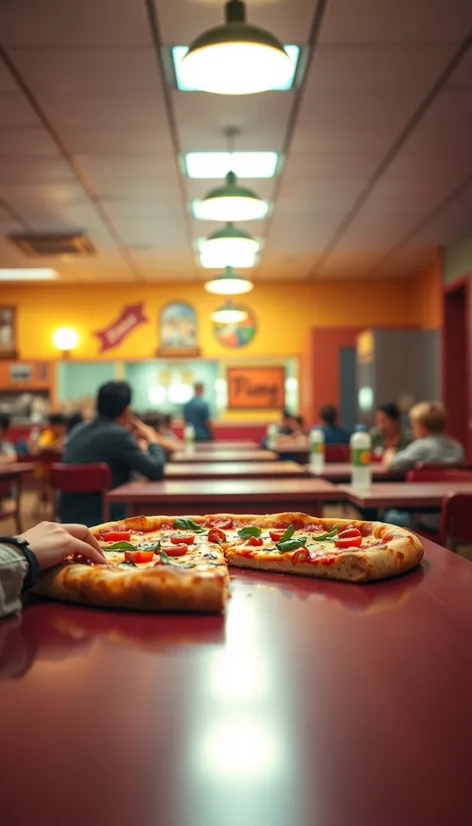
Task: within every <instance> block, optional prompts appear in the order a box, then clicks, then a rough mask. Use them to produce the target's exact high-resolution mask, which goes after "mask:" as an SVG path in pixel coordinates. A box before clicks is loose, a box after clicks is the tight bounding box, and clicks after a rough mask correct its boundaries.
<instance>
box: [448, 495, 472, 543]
mask: <svg viewBox="0 0 472 826" xmlns="http://www.w3.org/2000/svg"><path fill="white" fill-rule="evenodd" d="M471 509H472V491H471V493H450V494H449V496H446V498H445V499H444V500H443V503H442V508H441V544H442V545H447V547H449V548H451V550H455V549H456V547H457V545H472V520H471V518H470V512H471Z"/></svg>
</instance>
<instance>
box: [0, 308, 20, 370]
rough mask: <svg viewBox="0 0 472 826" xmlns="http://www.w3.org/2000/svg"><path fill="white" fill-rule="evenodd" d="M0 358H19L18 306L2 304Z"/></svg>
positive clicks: (0, 311) (0, 315) (0, 313)
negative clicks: (17, 349)
mask: <svg viewBox="0 0 472 826" xmlns="http://www.w3.org/2000/svg"><path fill="white" fill-rule="evenodd" d="M0 358H2V359H15V358H17V352H16V307H5V306H2V305H0Z"/></svg>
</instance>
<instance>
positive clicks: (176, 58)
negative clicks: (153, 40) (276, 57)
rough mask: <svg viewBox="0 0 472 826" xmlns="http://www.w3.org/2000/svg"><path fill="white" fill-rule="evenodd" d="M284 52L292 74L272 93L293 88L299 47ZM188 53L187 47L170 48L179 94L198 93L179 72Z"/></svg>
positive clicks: (293, 46)
mask: <svg viewBox="0 0 472 826" xmlns="http://www.w3.org/2000/svg"><path fill="white" fill-rule="evenodd" d="M284 49H285V51H286V52H287V54H288V56H289V58H290V59H291V61H292V63H293V72H292V75H291V77H289V78H288V80H287V82H286V83H283V84H282V85H281V86H276V87H275V88H274V89H273V90H272V91H276V92H286V91H287V89H291V88H292V86H293V81H294V79H295V74H296V71H297V66H298V59H299V57H300V46H295V45H292V44H290V45H288V46H284ZM187 52H188V46H173V47H172V61H173V64H174V72H175V79H176V81H177V89H179V90H180V91H181V92H198V91H200V90H199V89H196V88H195V86H192V85H191V84H190V83H186V82H185V80H184V79H183V77H182V73H181V71H180V64H181V63H182V60H183V59H184V57H185V55H186V54H187Z"/></svg>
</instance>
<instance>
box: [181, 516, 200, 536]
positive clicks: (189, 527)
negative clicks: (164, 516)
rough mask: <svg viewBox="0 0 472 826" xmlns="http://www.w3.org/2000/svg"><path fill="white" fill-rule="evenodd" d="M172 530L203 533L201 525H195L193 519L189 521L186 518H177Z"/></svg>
mask: <svg viewBox="0 0 472 826" xmlns="http://www.w3.org/2000/svg"><path fill="white" fill-rule="evenodd" d="M174 528H181V529H182V530H184V531H194V532H195V533H203V528H202V526H201V525H197V523H196V522H194V521H193V519H189V518H188V516H178V517H177V519H174Z"/></svg>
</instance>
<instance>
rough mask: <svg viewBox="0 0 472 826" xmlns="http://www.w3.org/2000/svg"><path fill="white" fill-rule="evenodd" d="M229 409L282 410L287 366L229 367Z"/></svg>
mask: <svg viewBox="0 0 472 826" xmlns="http://www.w3.org/2000/svg"><path fill="white" fill-rule="evenodd" d="M227 378H228V409H229V410H262V409H264V410H282V408H283V407H284V402H285V367H271V366H268V367H228V374H227Z"/></svg>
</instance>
